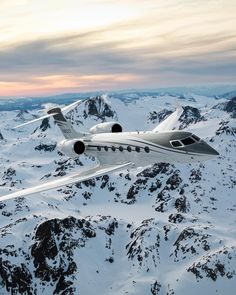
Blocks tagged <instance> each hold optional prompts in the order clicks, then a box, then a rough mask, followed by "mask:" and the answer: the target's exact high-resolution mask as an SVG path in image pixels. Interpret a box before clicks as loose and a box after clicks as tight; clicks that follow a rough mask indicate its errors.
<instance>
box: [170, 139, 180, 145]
mask: <svg viewBox="0 0 236 295" xmlns="http://www.w3.org/2000/svg"><path fill="white" fill-rule="evenodd" d="M170 143H171V145H172V146H173V147H180V146H182V144H181V142H180V141H179V140H172V141H171V142H170Z"/></svg>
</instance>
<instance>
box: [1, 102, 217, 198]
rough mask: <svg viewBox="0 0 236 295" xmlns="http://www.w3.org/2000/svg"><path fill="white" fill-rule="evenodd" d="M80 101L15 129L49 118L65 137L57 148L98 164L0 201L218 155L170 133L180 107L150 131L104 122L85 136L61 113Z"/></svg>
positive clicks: (175, 132) (189, 137)
mask: <svg viewBox="0 0 236 295" xmlns="http://www.w3.org/2000/svg"><path fill="white" fill-rule="evenodd" d="M82 102H83V101H81V100H80V101H77V102H74V103H72V104H71V105H69V106H66V107H64V108H62V109H61V108H59V107H55V108H52V109H50V110H49V111H48V112H47V115H45V116H43V117H40V118H37V119H34V120H32V121H29V122H26V123H24V124H21V125H18V126H16V127H15V128H19V127H22V126H24V125H27V124H31V123H34V122H36V121H39V120H42V119H45V118H49V117H53V118H54V121H55V123H56V124H57V125H58V126H59V128H60V130H61V132H62V134H63V136H64V138H65V139H64V140H63V141H61V142H60V143H59V145H58V147H59V149H60V150H61V151H62V152H63V153H64V154H66V155H67V156H69V157H71V158H76V157H79V156H81V155H82V154H85V155H91V156H94V157H96V158H97V160H98V161H99V165H97V166H95V167H93V168H91V169H89V170H86V171H82V172H79V173H76V174H72V175H68V176H64V177H61V178H60V179H57V180H54V181H49V182H46V183H42V184H40V185H37V186H34V187H32V188H27V189H22V190H20V191H16V192H14V193H11V194H8V195H5V196H2V197H0V201H4V200H9V199H13V198H17V197H23V196H26V195H30V194H34V193H39V192H43V191H47V190H51V189H54V188H59V187H61V186H65V185H70V184H73V183H77V182H81V181H84V180H88V179H90V178H94V177H98V176H102V175H104V174H108V173H110V172H113V171H116V170H122V169H124V168H127V167H131V166H132V167H133V166H147V165H150V164H153V163H157V162H168V163H177V162H181V163H191V162H197V161H200V162H202V161H205V160H208V159H211V158H213V157H215V156H217V155H219V153H218V152H217V151H216V150H215V149H213V148H212V147H211V146H209V145H208V144H207V143H206V142H205V141H204V140H202V139H200V138H199V137H198V136H196V135H194V134H193V133H191V132H187V131H179V130H173V128H174V126H175V124H176V122H177V121H178V119H179V117H180V116H181V114H182V113H183V108H182V107H181V106H177V108H176V111H175V112H173V113H172V114H171V115H170V116H169V117H168V118H166V119H165V120H164V121H163V122H161V123H160V124H159V125H158V126H157V127H156V128H154V129H153V130H152V131H148V132H143V131H142V132H137V131H135V132H122V126H121V125H120V124H119V123H117V122H105V123H100V124H97V125H95V126H94V127H92V128H91V129H90V130H89V133H83V132H82V133H81V132H77V131H76V130H75V129H74V128H73V126H72V125H71V124H70V122H68V121H67V120H66V119H65V116H64V114H65V113H67V112H69V111H70V110H72V109H73V108H75V107H78V106H79V105H80V104H81V103H82Z"/></svg>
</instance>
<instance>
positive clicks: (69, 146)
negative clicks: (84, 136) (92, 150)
mask: <svg viewBox="0 0 236 295" xmlns="http://www.w3.org/2000/svg"><path fill="white" fill-rule="evenodd" d="M58 148H59V149H60V150H61V151H62V152H63V153H64V154H66V155H67V156H69V157H71V158H76V157H78V156H81V155H82V154H83V153H84V152H85V150H86V145H85V143H84V142H83V141H82V140H78V139H72V140H71V139H70V140H68V139H66V140H63V141H62V142H60V143H59V145H58Z"/></svg>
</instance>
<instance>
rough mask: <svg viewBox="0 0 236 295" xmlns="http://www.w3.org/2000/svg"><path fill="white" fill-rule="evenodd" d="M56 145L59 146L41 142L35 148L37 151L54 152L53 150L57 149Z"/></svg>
mask: <svg viewBox="0 0 236 295" xmlns="http://www.w3.org/2000/svg"><path fill="white" fill-rule="evenodd" d="M56 146H57V145H56V144H44V143H40V144H39V145H37V146H36V147H35V148H34V149H35V150H36V151H44V152H52V151H54V150H55V148H56Z"/></svg>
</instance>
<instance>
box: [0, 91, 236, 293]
mask: <svg viewBox="0 0 236 295" xmlns="http://www.w3.org/2000/svg"><path fill="white" fill-rule="evenodd" d="M120 95H122V94H119V96H120ZM124 96H125V99H123V100H122V99H120V98H119V99H118V98H116V97H115V95H114V96H111V95H110V96H109V95H102V96H98V97H93V98H91V99H90V100H88V101H87V102H86V103H85V104H83V105H81V106H80V107H79V108H78V109H76V110H74V111H72V112H71V113H69V114H68V118H69V119H70V120H71V121H72V122H73V124H74V125H75V128H78V129H79V130H87V129H88V128H90V127H91V126H93V125H94V124H97V123H99V122H103V121H110V120H119V122H120V123H121V124H122V125H123V126H124V130H151V129H153V128H154V126H156V125H157V124H158V122H159V121H160V120H163V119H164V118H165V116H167V115H168V114H169V113H170V111H173V110H174V106H173V102H174V100H177V101H178V102H179V103H180V104H182V105H183V106H185V111H184V114H183V115H182V117H181V119H180V122H179V125H178V126H176V127H177V128H181V129H183V128H188V129H190V130H192V131H193V132H194V133H196V134H197V135H199V136H201V137H204V138H205V140H206V141H208V142H209V143H210V144H211V145H212V146H213V147H214V148H215V149H216V150H218V151H219V153H220V156H219V157H217V158H216V159H214V160H211V161H209V162H205V163H196V164H185V165H184V164H178V165H170V164H168V163H154V164H153V166H151V167H150V166H149V167H143V168H142V167H140V168H137V169H131V170H124V171H120V172H116V173H112V174H111V175H106V176H103V177H99V178H97V179H92V180H89V181H85V182H83V183H79V184H76V185H72V186H69V187H65V188H62V189H59V190H52V191H49V192H45V193H42V194H36V195H34V196H33V195H32V197H27V198H21V199H17V200H9V201H6V202H0V210H1V211H0V239H1V243H0V294H1V295H5V294H6V295H7V294H27V295H30V294H47V295H51V294H61V295H62V294H63V295H65V294H82V295H84V294H86V295H95V294H96V295H97V294H103V295H111V294H112V295H121V294H135V295H144V294H145V295H148V294H150V295H157V294H158V295H159V294H161V295H187V294H189V293H190V290H191V294H193V295H195V294H200V293H201V294H209V295H210V294H218V295H221V294H222V295H226V294H227V295H233V294H234V293H235V287H236V230H235V225H236V214H235V210H236V199H235V195H236V189H235V185H236V178H235V167H236V165H235V164H236V155H235V147H236V140H235V138H236V137H235V135H236V124H235V117H234V114H235V108H236V106H235V99H234V98H231V99H230V100H229V99H226V98H225V97H224V96H222V97H217V100H216V99H215V98H213V97H206V96H200V95H188V96H186V97H184V98H183V97H179V96H176V97H175V98H173V95H169V94H168V93H167V94H163V95H150V96H149V95H145V96H144V97H143V96H142V95H141V94H139V93H136V97H135V99H130V100H129V99H128V98H129V97H127V96H128V94H124ZM132 97H133V94H132ZM40 114H42V113H41V111H40V110H31V111H27V110H25V111H24V110H23V111H22V110H21V111H8V112H7V111H4V112H1V122H0V134H1V136H0V160H1V170H0V172H1V174H0V195H4V194H7V193H8V192H10V191H15V190H17V189H21V188H25V187H28V186H32V185H35V184H38V183H40V182H42V181H44V180H48V179H49V180H50V179H53V178H55V177H59V176H61V175H66V174H67V173H71V172H73V171H76V170H78V169H79V168H80V166H82V165H93V159H88V158H86V157H84V156H82V157H81V158H80V159H76V160H73V159H68V158H67V157H66V156H64V155H63V154H61V153H60V152H58V151H57V149H56V143H57V141H59V140H61V138H62V137H61V134H60V131H59V130H58V129H57V127H56V126H54V123H53V122H52V121H48V120H44V121H43V122H42V124H41V123H39V124H37V123H36V125H28V126H25V127H23V128H22V129H18V130H15V129H12V127H14V126H15V125H17V124H20V123H23V122H25V121H26V120H30V119H33V118H34V117H36V116H38V115H40Z"/></svg>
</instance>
